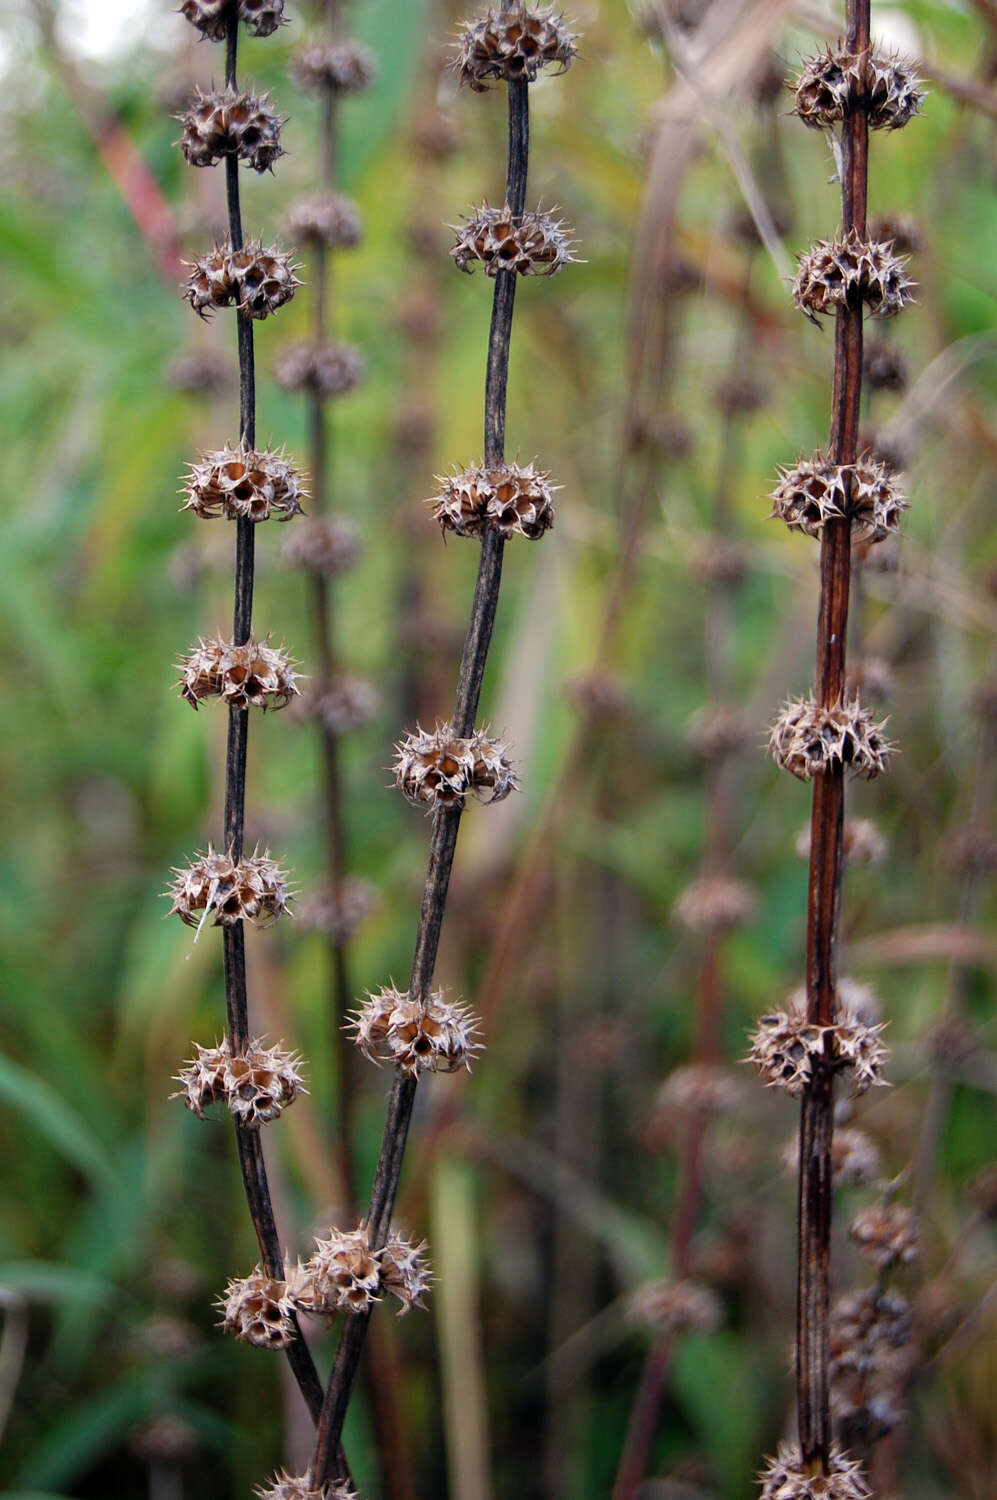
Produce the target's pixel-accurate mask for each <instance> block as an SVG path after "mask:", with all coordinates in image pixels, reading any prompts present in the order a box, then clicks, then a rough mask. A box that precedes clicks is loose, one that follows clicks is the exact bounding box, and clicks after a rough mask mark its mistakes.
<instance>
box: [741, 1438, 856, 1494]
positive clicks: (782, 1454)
mask: <svg viewBox="0 0 997 1500" xmlns="http://www.w3.org/2000/svg"><path fill="white" fill-rule="evenodd" d="M758 1479H759V1482H760V1484H761V1500H869V1497H870V1496H871V1495H872V1490H871V1489H870V1488H869V1485H868V1484H867V1483H866V1478H865V1474H864V1473H863V1471H862V1465H861V1464H860V1463H858V1462H857V1461H856V1460H855V1459H852V1458H849V1457H848V1455H847V1454H846V1453H844V1452H843V1451H842V1448H841V1445H840V1444H839V1443H832V1444H831V1451H830V1453H829V1454H828V1458H827V1466H826V1471H825V1469H824V1468H823V1467H822V1466H821V1464H820V1463H819V1462H815V1463H813V1464H807V1463H804V1461H803V1455H802V1453H801V1452H800V1449H799V1448H798V1447H797V1446H796V1444H795V1443H780V1444H779V1452H778V1454H777V1456H776V1457H775V1458H770V1459H769V1461H768V1463H767V1465H766V1467H765V1468H764V1469H763V1470H762V1471H761V1473H760V1474H759V1476H758Z"/></svg>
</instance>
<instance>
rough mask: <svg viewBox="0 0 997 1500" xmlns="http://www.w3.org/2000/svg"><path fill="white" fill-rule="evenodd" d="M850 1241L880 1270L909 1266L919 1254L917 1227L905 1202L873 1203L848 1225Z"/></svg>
mask: <svg viewBox="0 0 997 1500" xmlns="http://www.w3.org/2000/svg"><path fill="white" fill-rule="evenodd" d="M848 1234H849V1237H850V1238H851V1240H852V1241H853V1242H854V1243H855V1244H856V1245H857V1246H858V1249H859V1251H860V1253H861V1254H862V1255H864V1256H865V1257H866V1259H867V1260H871V1261H872V1263H873V1264H874V1265H875V1266H878V1267H879V1269H880V1270H881V1271H888V1270H890V1269H891V1268H892V1267H893V1266H899V1265H909V1264H910V1262H911V1261H914V1260H917V1257H918V1255H919V1253H920V1234H919V1232H918V1224H917V1220H916V1218H915V1217H914V1215H913V1214H912V1213H911V1211H910V1209H909V1208H905V1207H904V1205H903V1204H902V1203H873V1204H870V1206H869V1207H868V1208H863V1209H862V1210H861V1211H860V1212H859V1213H857V1214H856V1215H855V1217H854V1219H853V1220H852V1222H851V1223H850V1224H849V1226H848Z"/></svg>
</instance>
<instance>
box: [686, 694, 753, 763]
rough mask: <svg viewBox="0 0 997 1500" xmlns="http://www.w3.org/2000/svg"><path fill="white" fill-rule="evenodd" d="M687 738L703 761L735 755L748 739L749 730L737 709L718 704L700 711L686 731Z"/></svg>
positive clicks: (749, 736) (749, 737) (749, 735)
mask: <svg viewBox="0 0 997 1500" xmlns="http://www.w3.org/2000/svg"><path fill="white" fill-rule="evenodd" d="M686 739H687V740H688V742H689V744H690V746H691V747H692V749H693V750H695V752H696V754H697V755H701V756H702V757H703V759H704V760H710V761H717V760H724V759H725V758H726V757H727V756H728V755H736V754H737V753H738V751H740V750H743V749H744V747H745V745H747V744H748V743H749V742H750V740H751V729H750V727H749V725H748V723H747V720H746V719H745V716H744V714H743V713H742V712H741V710H740V709H737V708H730V707H729V706H727V705H726V704H718V705H717V706H716V707H713V708H706V709H703V710H702V711H701V712H700V713H698V714H697V715H696V717H695V718H694V719H693V720H692V723H691V724H690V725H689V727H688V729H687V730H686Z"/></svg>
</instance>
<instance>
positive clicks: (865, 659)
mask: <svg viewBox="0 0 997 1500" xmlns="http://www.w3.org/2000/svg"><path fill="white" fill-rule="evenodd" d="M845 689H846V691H847V692H849V693H858V695H859V697H860V698H866V699H869V700H870V701H871V702H873V703H882V702H883V701H884V700H885V699H887V698H892V697H893V694H894V691H895V689H896V680H895V678H894V676H893V668H892V667H891V666H890V664H889V662H888V661H884V659H883V658H882V657H881V656H860V657H858V658H857V660H855V661H853V662H851V663H849V666H848V670H847V672H846V674H845Z"/></svg>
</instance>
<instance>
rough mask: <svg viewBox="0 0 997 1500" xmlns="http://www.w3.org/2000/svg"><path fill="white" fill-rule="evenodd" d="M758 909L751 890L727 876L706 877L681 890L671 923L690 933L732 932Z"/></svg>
mask: <svg viewBox="0 0 997 1500" xmlns="http://www.w3.org/2000/svg"><path fill="white" fill-rule="evenodd" d="M757 909H758V903H757V901H756V899H755V895H754V892H753V891H752V889H751V887H750V886H748V885H745V884H744V882H743V881H741V880H731V879H730V878H729V877H728V876H726V875H704V876H702V877H701V878H700V879H699V880H694V881H693V882H692V884H691V885H687V886H686V888H685V890H684V891H682V893H681V894H680V896H679V898H678V900H677V901H676V902H675V905H674V906H673V907H672V920H673V921H675V922H677V923H678V925H679V926H680V927H684V928H685V929H686V931H688V932H695V933H700V934H705V933H708V932H729V931H731V930H732V929H733V928H735V927H743V926H744V925H745V923H746V922H750V921H751V920H752V918H753V917H754V915H755V912H756V911H757Z"/></svg>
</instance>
